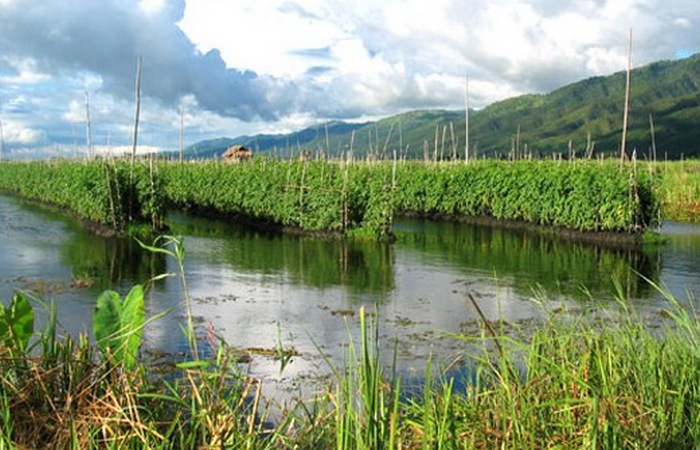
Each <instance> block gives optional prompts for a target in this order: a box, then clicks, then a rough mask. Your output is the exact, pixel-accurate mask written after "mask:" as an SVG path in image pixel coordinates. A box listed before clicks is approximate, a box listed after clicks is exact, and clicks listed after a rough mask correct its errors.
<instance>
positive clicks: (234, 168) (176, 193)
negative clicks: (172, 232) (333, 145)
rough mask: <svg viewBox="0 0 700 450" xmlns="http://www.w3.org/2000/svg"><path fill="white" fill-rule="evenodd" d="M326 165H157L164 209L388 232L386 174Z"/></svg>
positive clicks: (317, 228)
mask: <svg viewBox="0 0 700 450" xmlns="http://www.w3.org/2000/svg"><path fill="white" fill-rule="evenodd" d="M388 170H390V167H388V166H383V167H381V168H379V169H378V170H375V171H372V172H369V171H368V170H367V168H366V167H364V166H363V165H353V164H351V165H346V164H342V163H335V162H325V161H296V160H289V161H282V160H278V159H272V158H256V159H255V160H254V161H253V162H251V163H246V164H223V163H220V162H216V161H208V162H195V163H187V164H179V163H161V164H160V165H159V173H160V175H161V177H162V181H163V189H164V191H163V193H164V195H165V197H166V198H167V199H168V201H169V202H170V204H171V205H173V206H176V207H178V208H183V209H192V210H195V211H200V212H202V211H203V212H213V213H219V214H220V213H223V214H232V215H240V216H244V217H247V218H252V219H255V220H256V221H264V222H267V223H269V224H272V225H279V226H282V227H289V228H296V229H300V230H304V231H310V232H336V233H341V234H350V233H365V234H369V235H372V236H375V237H378V238H380V239H382V238H386V237H387V236H388V235H389V233H390V231H391V221H392V218H393V210H392V208H391V202H390V200H391V197H390V194H391V189H390V185H389V181H390V180H388V175H387V171H388Z"/></svg>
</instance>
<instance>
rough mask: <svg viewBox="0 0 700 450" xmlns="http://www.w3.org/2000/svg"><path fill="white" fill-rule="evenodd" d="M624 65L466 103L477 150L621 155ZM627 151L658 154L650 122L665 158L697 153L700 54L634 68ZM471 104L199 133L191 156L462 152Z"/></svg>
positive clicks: (490, 153)
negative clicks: (225, 133) (254, 131)
mask: <svg viewBox="0 0 700 450" xmlns="http://www.w3.org/2000/svg"><path fill="white" fill-rule="evenodd" d="M625 78H626V73H625V71H620V72H616V73H613V74H611V75H607V76H595V77H590V78H586V79H583V80H581V81H577V82H574V83H571V84H568V85H566V86H562V87H560V88H557V89H555V90H553V91H551V92H549V93H544V94H524V95H521V96H517V97H512V98H509V99H505V100H501V101H499V102H495V103H493V104H491V105H488V106H486V107H485V108H483V109H480V110H470V112H469V141H470V157H474V155H478V156H479V157H483V156H485V157H496V158H505V157H509V156H513V153H514V152H515V153H518V155H526V154H527V155H534V156H539V157H546V156H550V155H552V154H556V153H561V154H566V155H568V153H569V151H570V150H571V151H575V152H576V153H577V154H578V155H583V154H584V153H588V152H590V153H593V154H596V155H600V154H606V155H618V154H619V148H620V143H621V134H622V116H623V109H624V91H625V83H626V82H625ZM631 80H632V83H631V92H630V93H631V95H630V121H629V125H628V133H627V136H628V138H627V144H626V147H627V149H628V153H630V154H631V152H632V151H634V150H636V151H637V155H638V157H640V158H641V157H651V148H652V133H651V130H652V125H653V130H654V140H655V144H656V145H655V146H656V149H657V156H658V158H659V159H662V158H669V159H677V158H681V157H690V156H700V54H696V55H692V56H690V57H688V58H684V59H680V60H674V61H669V60H667V61H657V62H653V63H651V64H648V65H645V66H642V67H639V68H635V69H633V70H632V72H631ZM465 128H466V127H465V117H464V110H445V109H434V110H415V111H409V112H404V113H400V114H396V115H393V116H389V117H386V118H383V119H380V120H377V121H373V122H363V123H348V122H341V121H331V122H328V123H321V124H318V125H316V126H313V127H308V128H305V129H303V130H299V131H296V132H293V133H288V134H261V135H255V136H238V137H235V138H217V139H212V140H206V141H200V142H198V143H196V144H193V145H192V146H189V147H188V148H187V149H186V150H185V154H186V157H190V158H192V157H199V158H211V157H219V156H220V155H221V153H223V151H225V150H226V148H227V147H228V146H230V145H235V144H239V145H245V146H248V147H250V148H252V149H253V150H254V151H256V152H261V153H268V154H275V155H278V156H284V157H289V156H293V155H295V154H297V153H298V152H300V151H305V152H310V153H312V154H314V153H316V154H323V155H325V156H333V157H337V156H342V155H345V154H347V152H349V151H350V150H351V149H350V144H351V142H352V152H353V154H354V155H355V156H357V157H364V156H366V155H367V154H372V155H374V156H376V157H393V154H394V153H396V154H397V155H398V156H401V157H408V158H438V159H449V158H460V159H461V158H464V151H465V144H464V142H465V134H466V132H465Z"/></svg>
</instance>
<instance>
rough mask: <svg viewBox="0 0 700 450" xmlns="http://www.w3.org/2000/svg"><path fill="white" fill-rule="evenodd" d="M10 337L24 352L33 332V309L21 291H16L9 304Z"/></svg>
mask: <svg viewBox="0 0 700 450" xmlns="http://www.w3.org/2000/svg"><path fill="white" fill-rule="evenodd" d="M10 325H11V329H12V339H13V341H14V343H15V345H16V346H17V349H18V350H19V351H20V352H24V350H25V349H26V348H27V345H28V344H29V339H30V338H31V337H32V334H33V333H34V310H33V309H32V305H30V304H29V301H28V300H27V298H26V297H25V296H24V295H23V294H22V293H19V292H18V293H16V294H15V295H14V297H13V298H12V303H11V304H10Z"/></svg>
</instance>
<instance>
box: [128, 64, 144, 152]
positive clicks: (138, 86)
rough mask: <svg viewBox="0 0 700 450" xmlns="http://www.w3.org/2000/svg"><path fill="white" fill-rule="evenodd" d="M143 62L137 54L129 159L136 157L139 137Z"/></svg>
mask: <svg viewBox="0 0 700 450" xmlns="http://www.w3.org/2000/svg"><path fill="white" fill-rule="evenodd" d="M142 63H143V58H142V57H141V56H139V59H138V60H137V61H136V86H135V91H136V92H135V97H136V98H135V102H136V114H135V116H134V142H133V147H132V149H131V161H132V162H133V161H134V159H136V147H137V145H138V137H139V116H140V114H141V64H142Z"/></svg>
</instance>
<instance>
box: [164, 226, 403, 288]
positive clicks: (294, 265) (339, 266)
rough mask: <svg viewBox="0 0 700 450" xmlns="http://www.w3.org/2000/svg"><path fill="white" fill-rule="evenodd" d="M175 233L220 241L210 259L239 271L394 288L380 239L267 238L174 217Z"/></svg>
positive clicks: (241, 229)
mask: <svg viewBox="0 0 700 450" xmlns="http://www.w3.org/2000/svg"><path fill="white" fill-rule="evenodd" d="M169 226H170V228H171V230H173V232H174V233H176V234H182V235H190V236H200V237H207V238H218V239H221V246H220V247H217V249H218V250H217V249H212V250H210V251H209V252H208V257H210V258H212V259H215V260H221V261H223V262H225V263H228V264H231V265H233V266H235V267H236V268H237V269H239V270H245V271H253V272H256V273H262V274H275V273H280V272H287V273H289V274H290V278H291V280H290V281H291V282H299V283H304V284H307V285H311V286H315V287H320V288H326V287H330V286H336V285H342V286H347V287H348V288H349V289H351V290H352V291H355V292H367V291H369V292H375V293H378V292H385V291H389V290H392V289H393V288H394V273H393V256H392V249H391V247H390V246H389V245H386V244H383V243H379V242H375V241H355V240H345V241H336V240H332V241H326V240H320V239H313V238H309V237H299V236H289V235H282V234H267V233H263V232H259V231H254V230H251V229H249V228H244V227H242V226H238V225H236V224H231V223H227V222H224V221H215V220H208V219H201V218H196V217H183V216H180V215H176V216H172V220H170V221H169Z"/></svg>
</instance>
